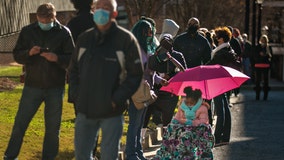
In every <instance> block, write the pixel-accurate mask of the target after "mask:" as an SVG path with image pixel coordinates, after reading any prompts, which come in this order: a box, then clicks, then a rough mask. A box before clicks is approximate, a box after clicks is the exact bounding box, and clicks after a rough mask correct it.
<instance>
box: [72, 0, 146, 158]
mask: <svg viewBox="0 0 284 160" xmlns="http://www.w3.org/2000/svg"><path fill="white" fill-rule="evenodd" d="M117 15H118V12H117V2H116V0H98V1H97V2H96V6H95V11H94V16H93V20H94V22H95V26H94V27H93V28H92V29H90V30H88V31H87V32H85V33H83V34H82V35H81V36H79V38H78V40H77V44H76V47H75V52H74V53H73V55H72V59H71V64H70V67H69V73H70V74H69V75H70V81H69V89H70V92H69V96H70V98H71V99H73V101H75V105H76V108H77V109H78V114H77V117H76V121H75V140H74V141H75V158H76V159H77V160H87V159H90V160H91V159H92V158H93V155H92V151H93V148H94V147H95V146H96V144H95V142H96V138H97V135H98V132H99V129H101V131H102V140H101V145H100V147H101V160H115V159H117V158H118V151H119V145H120V138H121V136H122V129H123V114H122V113H123V112H124V111H125V109H126V100H127V99H129V98H130V97H131V95H133V94H134V92H135V91H136V90H137V89H138V87H139V85H140V82H141V79H142V75H143V70H142V64H141V58H140V57H141V54H140V49H139V44H138V42H137V40H136V38H135V37H134V35H133V34H132V33H131V32H129V31H127V30H126V29H124V28H122V27H120V26H119V25H117V23H116V21H115V18H116V17H117Z"/></svg>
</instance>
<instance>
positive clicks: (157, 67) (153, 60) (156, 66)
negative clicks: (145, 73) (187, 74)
mask: <svg viewBox="0 0 284 160" xmlns="http://www.w3.org/2000/svg"><path fill="white" fill-rule="evenodd" d="M170 55H171V56H172V57H173V58H175V59H176V60H177V61H178V62H179V63H180V64H181V65H182V66H183V67H184V69H186V68H187V65H186V62H185V59H184V56H183V55H182V54H181V53H180V52H176V51H172V52H171V53H170ZM148 67H149V68H150V69H151V70H153V71H157V72H160V73H166V74H167V75H168V76H169V77H170V78H171V77H173V76H174V75H176V66H175V65H174V64H173V63H172V62H171V61H170V60H167V61H162V62H160V61H159V60H158V58H157V55H151V56H150V57H149V60H148Z"/></svg>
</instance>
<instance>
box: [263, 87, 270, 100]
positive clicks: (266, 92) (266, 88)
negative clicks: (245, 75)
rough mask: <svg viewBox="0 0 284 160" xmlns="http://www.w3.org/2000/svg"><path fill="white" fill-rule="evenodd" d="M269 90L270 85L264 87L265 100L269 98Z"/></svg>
mask: <svg viewBox="0 0 284 160" xmlns="http://www.w3.org/2000/svg"><path fill="white" fill-rule="evenodd" d="M269 90H270V87H264V88H263V92H264V94H263V100H265V101H266V100H267V97H268V92H269Z"/></svg>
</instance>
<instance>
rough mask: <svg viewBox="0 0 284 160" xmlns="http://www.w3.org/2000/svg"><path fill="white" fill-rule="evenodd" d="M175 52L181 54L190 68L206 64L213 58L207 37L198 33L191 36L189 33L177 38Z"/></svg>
mask: <svg viewBox="0 0 284 160" xmlns="http://www.w3.org/2000/svg"><path fill="white" fill-rule="evenodd" d="M174 50H176V51H178V52H181V53H182V54H183V56H184V58H185V62H186V64H187V67H188V68H192V67H196V66H199V65H202V64H206V63H207V62H208V61H209V60H210V58H211V47H210V44H209V42H208V41H207V39H206V38H205V37H203V36H202V35H200V34H199V33H196V34H195V35H194V36H190V35H189V34H188V33H187V32H185V33H182V34H181V35H179V36H177V37H176V39H175V41H174Z"/></svg>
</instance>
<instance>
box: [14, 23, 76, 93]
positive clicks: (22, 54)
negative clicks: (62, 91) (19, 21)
mask: <svg viewBox="0 0 284 160" xmlns="http://www.w3.org/2000/svg"><path fill="white" fill-rule="evenodd" d="M34 46H40V47H42V48H48V49H49V50H50V52H53V53H55V54H56V55H57V57H58V61H57V62H50V61H47V60H46V59H45V58H44V57H42V56H40V54H37V55H33V56H29V51H30V49H31V48H32V47H34ZM73 49H74V43H73V40H72V36H71V33H70V31H69V29H68V28H66V27H65V26H63V25H61V24H60V23H59V22H58V21H55V26H54V27H53V28H51V29H50V30H49V31H43V30H41V29H40V27H39V25H38V22H35V23H32V24H30V25H28V26H25V27H23V28H22V30H21V32H20V35H19V38H18V41H17V43H16V46H15V48H14V50H13V55H14V59H15V61H16V62H17V63H20V64H23V65H25V76H26V77H25V85H26V86H29V87H35V88H44V89H46V88H56V87H63V86H64V85H65V77H66V68H67V67H68V65H69V61H70V58H71V54H72V52H73Z"/></svg>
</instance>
